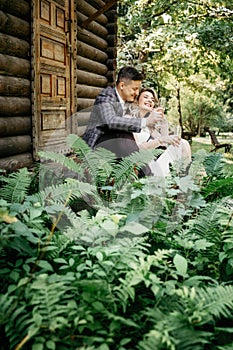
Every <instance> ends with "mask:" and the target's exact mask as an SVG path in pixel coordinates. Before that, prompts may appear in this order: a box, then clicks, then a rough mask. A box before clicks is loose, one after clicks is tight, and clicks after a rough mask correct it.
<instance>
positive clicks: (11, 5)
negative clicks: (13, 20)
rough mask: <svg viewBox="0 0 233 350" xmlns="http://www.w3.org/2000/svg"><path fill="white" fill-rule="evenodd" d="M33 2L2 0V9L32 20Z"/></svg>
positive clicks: (0, 4) (0, 6)
mask: <svg viewBox="0 0 233 350" xmlns="http://www.w3.org/2000/svg"><path fill="white" fill-rule="evenodd" d="M30 7H31V4H30V3H29V2H27V1H24V0H20V1H17V0H1V1H0V10H2V11H4V12H8V13H10V14H11V15H14V16H16V17H19V18H22V19H26V20H28V21H30V10H31V8H30Z"/></svg>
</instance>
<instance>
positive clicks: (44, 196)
mask: <svg viewBox="0 0 233 350" xmlns="http://www.w3.org/2000/svg"><path fill="white" fill-rule="evenodd" d="M89 195H90V196H93V197H95V198H98V196H97V194H96V188H95V187H94V186H92V185H90V184H89V183H85V182H80V181H78V180H73V179H69V180H67V182H66V183H64V184H59V185H54V186H49V187H46V188H45V189H44V190H42V191H40V192H39V193H37V194H35V195H34V196H33V197H35V198H37V200H38V201H40V202H41V203H44V202H45V203H54V202H60V203H61V202H66V201H67V199H69V200H71V199H74V198H82V197H84V196H89Z"/></svg>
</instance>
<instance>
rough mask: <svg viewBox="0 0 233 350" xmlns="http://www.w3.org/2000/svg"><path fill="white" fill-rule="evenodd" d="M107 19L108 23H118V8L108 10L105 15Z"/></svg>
mask: <svg viewBox="0 0 233 350" xmlns="http://www.w3.org/2000/svg"><path fill="white" fill-rule="evenodd" d="M105 15H106V17H107V18H108V22H112V23H115V22H116V17H117V7H116V5H115V7H114V6H113V7H112V8H111V9H110V10H108V11H107V12H106V13H105Z"/></svg>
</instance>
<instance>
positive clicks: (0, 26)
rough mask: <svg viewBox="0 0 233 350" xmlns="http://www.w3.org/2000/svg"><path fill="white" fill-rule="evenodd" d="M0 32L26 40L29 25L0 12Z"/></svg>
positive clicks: (28, 33)
mask: <svg viewBox="0 0 233 350" xmlns="http://www.w3.org/2000/svg"><path fill="white" fill-rule="evenodd" d="M0 32H2V33H5V34H9V35H12V36H16V37H17V38H20V39H24V40H28V39H29V36H30V25H29V23H28V22H26V21H24V20H23V19H20V18H17V17H15V16H12V15H9V14H8V13H4V12H3V11H0Z"/></svg>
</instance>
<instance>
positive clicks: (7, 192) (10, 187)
mask: <svg viewBox="0 0 233 350" xmlns="http://www.w3.org/2000/svg"><path fill="white" fill-rule="evenodd" d="M1 180H2V181H3V182H4V183H5V185H3V187H2V188H1V198H2V199H5V200H6V201H7V202H9V203H22V201H23V200H24V199H25V197H26V195H27V194H28V190H29V187H30V184H31V174H30V173H29V171H28V169H27V168H22V169H20V170H19V171H18V172H14V173H11V174H10V175H9V177H6V178H4V177H2V178H1Z"/></svg>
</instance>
